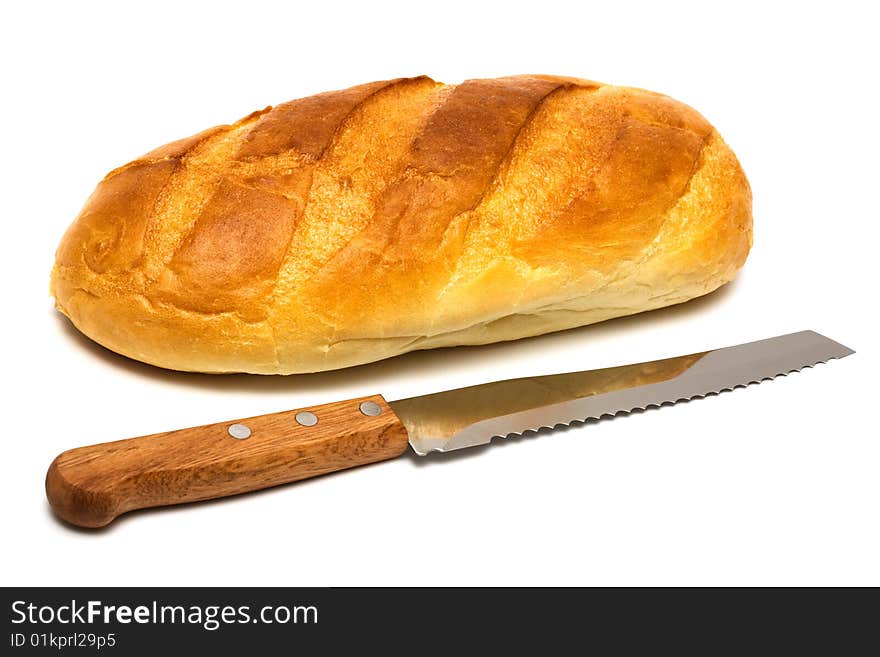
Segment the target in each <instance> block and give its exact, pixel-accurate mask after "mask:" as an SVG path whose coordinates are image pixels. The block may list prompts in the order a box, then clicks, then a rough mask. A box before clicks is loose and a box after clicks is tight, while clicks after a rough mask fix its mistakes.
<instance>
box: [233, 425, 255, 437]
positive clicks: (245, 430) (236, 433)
mask: <svg viewBox="0 0 880 657" xmlns="http://www.w3.org/2000/svg"><path fill="white" fill-rule="evenodd" d="M227 431H229V435H230V436H232V437H233V438H238V439H239V440H244V439H245V438H250V437H251V428H250V427H249V426H248V425H246V424H231V425H229V429H227Z"/></svg>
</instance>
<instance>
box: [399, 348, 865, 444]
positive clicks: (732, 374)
mask: <svg viewBox="0 0 880 657" xmlns="http://www.w3.org/2000/svg"><path fill="white" fill-rule="evenodd" d="M852 353H855V352H854V351H853V350H852V349H849V348H848V347H844V346H843V345H842V344H839V343H837V342H835V341H834V340H831V339H829V338H826V337H825V336H823V335H819V334H818V333H815V332H814V331H801V332H799V333H791V334H789V335H780V336H778V337H775V338H768V339H766V340H759V341H757V342H748V343H746V344H741V345H738V346H735V347H725V348H723V349H714V350H712V351H704V352H700V353H696V354H690V355H687V356H677V357H675V358H666V359H664V360H655V361H650V362H646V363H635V364H633V365H623V366H621V367H611V368H607V369H601V370H589V371H585V372H571V373H568V374H550V375H546V376H536V377H527V378H522V379H510V380H507V381H495V382H493V383H485V384H482V385H477V386H470V387H467V388H458V389H456V390H447V391H445V392H438V393H434V394H430V395H423V396H421V397H411V398H409V399H401V400H399V401H395V402H391V403H390V405H391V407H392V408H393V409H394V412H395V413H396V414H397V416H398V417H399V418H400V419H401V421H402V422H403V424H404V425H405V426H406V429H407V431H408V432H409V442H410V445H412V448H413V450H415V452H416V453H417V454H421V455H424V454H427V453H428V452H432V451H439V452H448V451H451V450H455V449H462V448H464V447H475V446H477V445H485V444H487V443H489V442H491V441H492V438H494V437H504V436H509V435H512V434H521V433H523V432H525V431H536V430H538V429H542V428H553V427H556V426H559V425H567V424H570V423H571V422H576V421H581V422H582V421H586V420H588V419H599V418H601V417H603V416H608V415H616V414H617V413H626V412H631V411H634V410H637V409H646V408H648V407H652V406H662V405H664V404H674V403H676V402H678V401H684V400H689V399H694V398H697V397H705V396H706V395H711V394H716V393H719V392H722V391H724V390H733V389H734V388H738V387H742V386H746V385H748V384H750V383H760V382H761V381H763V380H765V379H772V378H775V377H776V376H779V375H784V374H789V373H790V372H794V371H799V370H800V369H802V368H804V367H812V366H813V365H816V364H818V363H824V362H825V361H828V360H830V359H832V358H844V357H846V356H849V355H850V354H852Z"/></svg>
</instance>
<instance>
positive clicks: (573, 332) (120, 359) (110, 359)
mask: <svg viewBox="0 0 880 657" xmlns="http://www.w3.org/2000/svg"><path fill="white" fill-rule="evenodd" d="M738 280H739V279H737V280H734V281H733V282H731V283H728V284H727V285H724V286H722V287H721V288H719V289H718V290H716V291H714V292H711V293H710V294H707V295H704V296H702V297H698V298H696V299H692V300H690V301H687V302H685V303H681V304H677V305H674V306H667V307H666V308H659V309H657V310H651V311H647V312H643V313H638V314H635V315H629V316H626V317H618V318H615V319H609V320H606V321H604V322H599V323H596V324H589V325H587V326H580V327H576V328H571V329H567V330H564V331H556V332H554V333H546V334H544V335H538V336H534V337H530V338H522V339H519V340H511V341H508V342H496V343H492V344H486V345H470V346H459V347H442V348H438V349H428V350H423V351H413V352H409V353H407V354H402V355H400V356H395V357H393V358H388V359H386V360H382V361H377V362H374V363H367V364H364V365H356V366H353V367H347V368H344V369H339V370H331V371H327V372H316V373H312V374H295V375H280V374H275V375H271V374H270V375H265V374H201V373H197V372H178V371H175V370H166V369H162V368H160V367H156V366H153V365H148V364H146V363H141V362H139V361H136V360H132V359H130V358H128V357H126V356H122V355H120V354H117V353H115V352H113V351H111V350H109V349H107V348H105V347H102V346H101V345H99V344H98V343H96V342H93V341H92V340H91V339H89V338H87V337H86V336H85V335H83V334H82V333H80V332H79V331H78V330H77V329H76V327H74V326H73V324H72V323H71V322H70V321H69V320H68V319H67V318H66V317H65V316H64V315H62V314H61V313H59V312H56V311H54V310H52V311H51V312H52V314H53V315H54V316H55V319H56V321H57V322H59V326H60V327H61V333H62V335H64V336H65V337H66V338H67V339H68V340H69V342H70V344H71V345H72V346H75V347H76V348H78V349H85V350H86V351H88V352H90V353H91V354H92V355H93V356H94V357H95V358H97V359H98V360H100V361H101V362H103V363H104V364H106V365H109V366H111V367H114V368H117V369H119V370H120V371H121V372H124V373H126V374H131V375H134V376H139V377H142V378H145V379H149V380H151V381H154V382H156V383H162V384H166V385H174V386H183V387H193V388H202V389H212V390H217V391H229V392H252V393H255V394H260V395H264V394H268V393H285V394H287V393H294V392H296V391H298V390H308V391H310V392H312V391H316V390H318V391H323V390H327V391H330V392H332V391H333V390H334V389H335V388H338V387H339V385H340V383H341V382H343V381H344V382H345V384H346V385H347V386H360V385H363V386H367V385H369V386H370V387H371V388H373V389H379V390H380V391H381V383H382V381H384V380H400V379H412V378H416V377H419V376H423V375H424V374H425V373H428V374H433V373H440V372H444V371H450V370H455V369H456V367H459V366H460V367H463V366H466V365H468V364H472V363H473V361H474V360H475V359H484V360H486V361H488V362H493V361H494V362H499V363H500V362H510V361H511V360H515V359H516V354H517V350H519V349H529V350H534V349H541V348H542V347H554V346H560V345H562V346H569V345H572V346H575V345H576V346H577V348H578V349H583V348H584V347H583V345H585V344H589V343H590V340H591V339H593V338H605V337H606V336H608V335H622V334H624V333H627V332H634V331H637V330H639V329H642V328H644V327H645V326H648V325H656V327H657V328H658V329H662V327H663V325H664V324H667V325H672V324H673V323H674V322H676V321H678V320H680V319H681V318H683V317H687V316H689V315H695V314H698V313H705V312H708V311H709V310H711V309H712V308H714V307H715V306H717V305H719V304H721V303H724V301H725V300H726V299H728V297H729V296H731V295H732V294H733V293H734V290H735V288H736V286H737V281H738ZM377 386H378V388H377Z"/></svg>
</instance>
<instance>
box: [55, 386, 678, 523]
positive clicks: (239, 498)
mask: <svg viewBox="0 0 880 657" xmlns="http://www.w3.org/2000/svg"><path fill="white" fill-rule="evenodd" d="M687 401H688V400H683V401H681V402H678V403H679V404H681V403H687ZM655 410H657V408H656V407H650V408H648V409H634V410H632V411H630V412H628V413H619V414H617V415H615V416H605V417H602V418H600V419H595V418H590V419H588V420H585V421H580V420H574V421H572V422H571V423H570V424H569V425H568V426H562V425H560V426H557V427H555V428H546V427H545V428H542V429H538V430H536V431H524V432H523V433H522V434H521V435H510V436H507V437H505V438H494V439H493V440H492V442H491V443H489V444H486V445H479V446H477V447H470V448H468V449H460V450H456V451H452V452H432V453H430V454H427V455H426V456H419V455H418V454H416V453H415V452H413V451H412V450H407V451H406V453H405V454H404V456H403V457H401V458H405V459H406V460H407V461H408V462H409V463H410V464H411V465H412V466H413V467H417V468H424V467H431V466H438V465H443V464H448V463H450V462H454V461H460V460H462V459H468V458H473V457H476V456H481V455H483V453H484V452H486V451H488V450H489V449H490V448H494V449H497V448H499V447H505V446H509V445H516V444H518V443H521V442H523V441H526V440H532V439H534V438H541V437H545V436H547V435H548V434H564V433H567V432H568V431H571V430H573V429H576V428H579V427H581V426H588V425H593V424H598V423H600V422H611V421H613V420H616V419H618V418H621V417H628V416H630V415H641V414H642V413H646V412H650V411H655ZM384 463H385V462H384V461H379V462H377V463H369V464H366V465H361V466H358V467H355V468H349V469H347V470H339V471H336V472H330V473H327V474H323V475H320V476H318V477H312V478H309V479H304V480H302V481H295V482H291V483H289V484H283V485H281V486H273V487H271V488H264V489H261V490H255V491H249V492H247V493H239V494H237V495H230V496H227V497H219V498H216V499H210V500H201V501H198V502H186V503H183V504H176V505H171V506H159V507H152V508H149V509H138V510H136V511H129V512H127V513H124V514H122V515H121V516H119V517H118V518H116V519H115V520H113V521H112V522H111V523H110V524H108V525H105V526H104V527H79V526H77V525H73V524H70V523H69V522H67V521H65V520H62V519H61V518H59V517H58V516H57V515H55V513H54V512H53V511H52V508H51V507H50V506H49V503H48V502H47V501H45V500H44V502H43V504H44V508H45V511H46V513H47V514H49V515H50V516H51V517H52V519H53V521H54V522H55V523H56V524H57V525H59V526H61V527H64V528H65V529H66V530H69V531H73V532H76V533H80V534H84V535H91V536H101V535H104V534H108V533H110V532H113V531H114V530H116V529H117V528H119V527H123V526H125V525H126V523H128V522H131V521H135V520H138V519H146V518H148V517H149V516H152V515H155V514H172V513H185V512H187V511H194V510H197V509H198V508H200V507H202V508H205V507H212V506H218V505H224V504H236V503H242V502H246V501H248V499H256V498H258V497H260V496H262V495H270V494H272V493H280V492H281V490H282V489H284V488H289V487H296V488H299V487H302V486H312V485H317V484H318V483H320V482H321V480H323V479H327V478H332V477H340V476H345V475H346V474H354V473H355V472H356V471H358V470H360V469H361V468H371V467H377V466H382V465H383V464H384Z"/></svg>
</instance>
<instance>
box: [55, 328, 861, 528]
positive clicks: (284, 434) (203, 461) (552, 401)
mask: <svg viewBox="0 0 880 657" xmlns="http://www.w3.org/2000/svg"><path fill="white" fill-rule="evenodd" d="M852 353H854V352H853V351H852V350H851V349H849V348H847V347H845V346H843V345H841V344H839V343H837V342H835V341H833V340H830V339H829V338H826V337H824V336H822V335H819V334H818V333H815V332H813V331H801V332H799V333H792V334H789V335H782V336H778V337H775V338H769V339H766V340H759V341H757V342H749V343H746V344H742V345H738V346H734V347H726V348H722V349H714V350H711V351H704V352H700V353H696V354H689V355H686V356H678V357H675V358H666V359H663V360H656V361H651V362H646V363H636V364H633V365H624V366H621V367H611V368H607V369H599V370H590V371H585V372H572V373H567V374H550V375H545V376H535V377H526V378H521V379H510V380H506V381H495V382H492V383H485V384H482V385H476V386H470V387H467V388H458V389H456V390H447V391H445V392H438V393H434V394H429V395H423V396H421V397H411V398H409V399H401V400H399V401H392V402H387V401H385V399H384V398H383V397H382V396H381V395H373V396H370V397H361V398H358V399H350V400H348V401H340V402H334V403H330V404H324V405H319V406H309V407H307V408H301V409H297V410H292V411H284V412H281V413H272V414H269V415H260V416H257V417H250V418H245V419H240V420H231V421H228V422H220V423H217V424H209V425H205V426H200V427H193V428H189V429H180V430H177V431H169V432H165V433H158V434H153V435H149V436H142V437H140V438H129V439H127V440H118V441H115V442H108V443H102V444H99V445H92V446H89V447H79V448H76V449H72V450H69V451H66V452H63V453H62V454H60V455H59V456H58V457H57V458H56V459H55V460H54V461H53V462H52V465H51V466H50V467H49V471H48V473H47V475H46V494H47V496H48V498H49V503H50V504H51V506H52V508H53V510H54V511H55V513H56V514H57V515H58V516H59V517H60V518H62V519H63V520H65V521H67V522H69V523H72V524H74V525H79V526H82V527H101V526H104V525H107V524H108V523H110V522H111V521H112V520H113V519H114V518H116V517H118V516H119V515H121V514H123V513H125V512H127V511H132V510H135V509H143V508H147V507H156V506H164V505H170V504H179V503H182V502H194V501H198V500H206V499H211V498H217V497H224V496H228V495H236V494H238V493H245V492H249V491H254V490H259V489H263V488H268V487H270V486H277V485H280V484H286V483H290V482H293V481H298V480H302V479H307V478H310V477H315V476H318V475H322V474H327V473H330V472H335V471H338V470H344V469H346V468H352V467H355V466H359V465H365V464H368V463H375V462H377V461H384V460H387V459H392V458H395V457H397V456H400V455H402V454H403V453H404V452H405V451H406V450H407V447H408V446H410V447H412V449H413V451H414V452H415V453H416V454H419V455H422V456H424V455H425V454H428V453H430V452H434V451H436V452H448V451H451V450H456V449H463V448H466V447H474V446H476V445H484V444H487V443H490V442H491V441H492V439H493V438H494V437H504V436H509V435H517V434H523V433H525V432H529V431H537V430H538V429H542V428H554V427H558V426H560V425H568V424H570V423H572V422H584V421H586V420H588V419H599V418H602V417H604V416H613V415H616V414H618V413H629V412H632V411H634V410H637V409H646V408H649V407H660V406H663V405H667V404H674V403H676V402H678V401H683V400H690V399H695V398H701V397H705V396H707V395H713V394H717V393H720V392H722V391H726V390H733V389H735V388H738V387H744V386H747V385H749V384H750V383H760V382H761V381H764V380H767V379H773V378H775V377H776V376H779V375H785V374H788V373H790V372H794V371H799V370H800V369H802V368H804V367H811V366H813V365H816V364H818V363H823V362H826V361H828V360H830V359H833V358H844V357H846V356H848V355H850V354H852Z"/></svg>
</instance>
